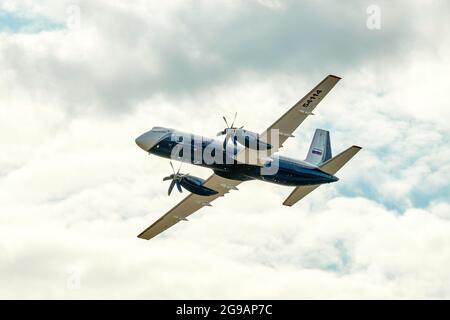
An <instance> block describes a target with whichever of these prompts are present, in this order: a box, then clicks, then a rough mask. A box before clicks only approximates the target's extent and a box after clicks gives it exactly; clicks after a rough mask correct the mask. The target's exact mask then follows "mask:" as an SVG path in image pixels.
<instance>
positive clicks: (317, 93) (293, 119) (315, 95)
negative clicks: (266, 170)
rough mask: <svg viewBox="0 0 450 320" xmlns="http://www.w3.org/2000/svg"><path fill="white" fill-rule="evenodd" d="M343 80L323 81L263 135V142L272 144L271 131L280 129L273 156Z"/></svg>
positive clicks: (332, 77) (332, 78)
mask: <svg viewBox="0 0 450 320" xmlns="http://www.w3.org/2000/svg"><path fill="white" fill-rule="evenodd" d="M340 79H341V78H339V77H336V76H333V75H329V76H327V77H326V78H325V79H323V80H322V82H320V83H319V84H318V85H317V86H316V87H315V88H314V89H312V90H311V91H310V92H309V93H308V94H307V95H306V96H304V97H303V98H302V99H300V101H299V102H297V103H296V104H295V105H294V106H293V107H292V108H291V109H289V110H288V111H287V112H286V113H285V114H284V115H282V116H281V118H280V119H278V120H277V121H275V123H274V124H272V125H271V126H270V127H269V128H267V130H266V131H264V132H263V133H262V134H261V140H263V141H265V142H268V143H270V144H272V143H271V141H270V140H271V139H270V131H271V130H274V129H278V131H279V133H278V139H279V140H278V141H279V142H278V145H277V143H274V144H273V146H274V148H272V149H271V150H270V151H271V152H270V154H273V153H275V152H277V151H278V149H279V148H281V147H282V146H283V143H284V142H285V141H286V140H287V139H288V138H289V137H293V133H294V131H295V130H296V129H297V128H298V126H299V125H300V124H301V123H302V122H303V121H304V120H305V119H306V118H307V117H308V116H309V115H310V114H312V112H313V110H314V109H315V108H316V107H317V105H318V104H319V102H320V101H322V99H323V98H324V97H325V96H326V95H327V94H328V92H330V91H331V89H333V87H334V86H335V85H336V83H338V81H339V80H340Z"/></svg>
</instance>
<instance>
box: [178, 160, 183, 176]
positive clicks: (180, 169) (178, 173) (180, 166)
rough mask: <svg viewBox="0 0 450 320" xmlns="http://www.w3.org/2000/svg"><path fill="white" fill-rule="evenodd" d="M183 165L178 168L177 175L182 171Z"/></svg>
mask: <svg viewBox="0 0 450 320" xmlns="http://www.w3.org/2000/svg"><path fill="white" fill-rule="evenodd" d="M182 165H183V162H181V163H180V167H179V168H178V171H177V175H178V174H179V173H180V170H181V166H182Z"/></svg>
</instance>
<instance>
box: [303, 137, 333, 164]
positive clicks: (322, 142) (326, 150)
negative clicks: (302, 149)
mask: <svg viewBox="0 0 450 320" xmlns="http://www.w3.org/2000/svg"><path fill="white" fill-rule="evenodd" d="M331 158H332V155H331V141H330V132H328V131H326V130H323V129H316V132H315V133H314V138H313V140H312V142H311V146H310V147H309V151H308V155H307V156H306V159H305V161H306V162H308V163H311V164H313V165H316V166H317V165H320V164H321V163H323V162H325V161H327V160H330V159H331Z"/></svg>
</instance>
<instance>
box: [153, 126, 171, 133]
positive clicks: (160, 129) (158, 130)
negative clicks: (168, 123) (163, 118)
mask: <svg viewBox="0 0 450 320" xmlns="http://www.w3.org/2000/svg"><path fill="white" fill-rule="evenodd" d="M152 131H153V132H170V129H167V128H163V127H153V129H152Z"/></svg>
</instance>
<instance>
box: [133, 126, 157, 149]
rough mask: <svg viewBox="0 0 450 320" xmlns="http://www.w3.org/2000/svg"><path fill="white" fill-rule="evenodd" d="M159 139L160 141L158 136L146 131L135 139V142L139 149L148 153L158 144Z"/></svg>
mask: <svg viewBox="0 0 450 320" xmlns="http://www.w3.org/2000/svg"><path fill="white" fill-rule="evenodd" d="M159 139H160V135H159V134H157V133H155V132H152V131H148V132H146V133H144V134H141V135H140V136H139V137H137V138H136V140H135V142H136V144H137V145H138V146H139V147H140V148H141V149H143V150H145V151H149V150H150V149H151V148H153V146H154V145H156V144H157V143H158V142H159Z"/></svg>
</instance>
